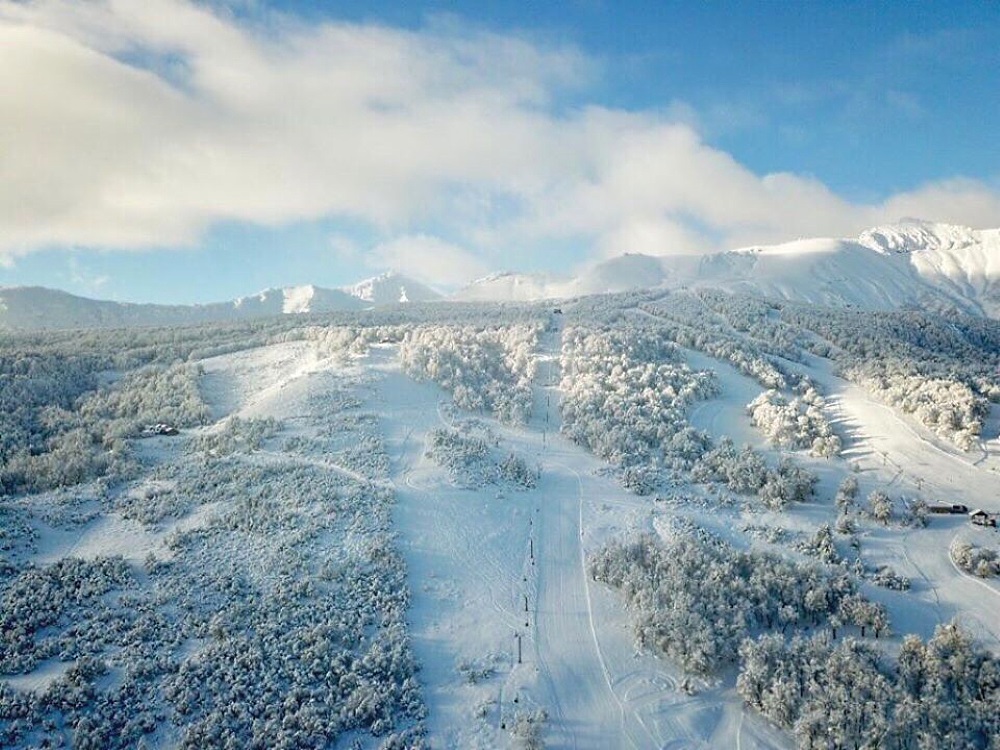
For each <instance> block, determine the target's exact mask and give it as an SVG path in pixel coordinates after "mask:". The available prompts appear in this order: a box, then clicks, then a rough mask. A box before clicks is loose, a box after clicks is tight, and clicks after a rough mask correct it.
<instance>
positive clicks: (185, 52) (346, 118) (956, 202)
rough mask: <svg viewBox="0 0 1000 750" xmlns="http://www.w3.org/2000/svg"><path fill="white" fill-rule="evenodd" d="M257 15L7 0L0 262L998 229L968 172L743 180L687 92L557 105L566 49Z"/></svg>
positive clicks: (122, 0) (413, 267)
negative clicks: (178, 250)
mask: <svg viewBox="0 0 1000 750" xmlns="http://www.w3.org/2000/svg"><path fill="white" fill-rule="evenodd" d="M268 18H269V19H270V23H269V25H268V26H267V27H266V28H263V27H260V26H255V25H253V24H251V23H248V22H241V21H237V20H234V19H233V18H231V17H229V16H225V15H220V14H218V13H217V12H215V11H213V10H212V9H211V8H209V7H208V6H205V5H199V4H195V3H192V2H188V1H187V0H145V2H142V3H136V2H133V1H131V0H95V1H94V2H88V3H79V2H76V1H75V0H37V1H35V2H13V1H12V0H0V49H3V65H0V226H2V227H3V232H2V234H0V258H4V257H6V258H10V257H13V256H15V255H17V254H22V253H25V252H30V251H32V250H34V249H37V248H42V247H47V246H70V245H73V246H83V247H102V248H120V249H143V248H149V247H163V246H171V245H178V244H190V243H196V242H197V241H198V240H199V239H200V237H201V236H202V235H203V233H204V231H205V230H206V229H207V228H208V227H210V226H211V225H213V224H214V223H216V222H220V221H240V222H253V223H258V224H262V225H271V226H274V225H280V224H283V223H286V222H294V221H302V220H313V219H320V218H328V217H334V218H336V217H344V218H349V219H351V220H352V222H358V221H360V222H362V223H365V224H367V225H368V226H370V227H372V228H373V229H374V230H375V231H376V232H377V233H379V234H380V235H381V236H384V237H386V238H388V240H387V242H386V243H384V244H382V245H380V246H378V248H376V249H375V251H374V257H375V258H389V259H394V261H393V262H394V264H395V265H397V267H399V268H400V270H406V271H408V272H411V271H416V272H422V269H424V268H429V267H430V266H431V264H435V265H436V266H437V267H438V268H439V270H441V271H442V272H444V273H446V274H448V275H449V278H452V279H456V280H458V279H459V278H460V277H461V280H465V278H464V277H465V276H466V275H467V274H470V273H479V271H480V270H490V268H491V267H492V266H494V265H502V266H505V267H508V266H510V265H512V264H514V263H516V261H517V258H518V255H517V254H518V253H520V254H521V256H522V257H526V256H527V255H528V254H533V253H538V252H541V249H542V248H544V247H546V246H547V243H551V242H553V241H560V242H565V241H567V240H569V241H579V243H580V246H581V253H582V254H583V253H586V252H592V253H596V254H614V253H616V252H623V251H642V252H656V253H669V252H703V251H707V250H711V249H716V248H719V247H727V246H731V245H739V244H750V243H756V242H768V241H779V240H783V239H787V238H790V237H795V236H800V235H808V234H813V235H815V234H852V233H855V232H857V231H859V230H860V229H863V228H865V227H866V226H869V225H871V224H873V223H878V222H881V221H886V220H894V219H896V218H898V217H899V216H903V215H909V216H925V217H928V218H934V219H938V220H945V221H958V222H963V223H968V224H971V225H974V226H985V225H997V224H1000V197H998V194H997V192H996V191H995V190H994V189H991V188H989V187H987V186H985V185H983V184H980V183H976V182H970V181H962V180H954V181H947V182H942V183H938V184H932V185H926V186H923V187H921V188H919V189H916V190H913V191H910V192H908V193H905V194H900V195H896V196H892V197H890V198H889V199H887V200H885V201H884V202H882V203H881V204H879V205H856V204H852V203H850V202H848V201H846V200H844V199H843V198H841V197H839V196H837V195H836V194H834V193H833V192H832V191H830V190H829V189H828V188H826V187H825V186H824V185H823V184H822V183H820V182H818V181H816V180H814V179H811V178H808V177H803V176H800V175H794V174H774V175H764V176H761V175H757V174H754V173H753V172H752V171H750V170H749V169H747V168H746V167H744V166H743V165H741V164H740V163H738V162H737V161H736V160H734V159H733V158H732V157H731V156H730V155H729V154H726V153H725V152H723V151H720V150H718V149H715V148H712V147H711V146H709V145H707V144H705V143H704V141H703V140H702V139H701V138H700V136H699V134H698V131H697V129H696V127H695V126H693V125H692V124H690V123H691V122H692V120H693V119H694V118H693V117H692V115H691V114H690V112H687V111H686V110H685V109H684V108H683V106H682V105H679V104H678V105H675V106H674V107H672V108H671V109H669V110H667V111H664V112H624V111H614V110H609V109H607V108H602V107H597V106H594V107H589V108H583V109H580V110H577V111H571V112H568V113H567V112H564V111H562V110H560V109H558V108H557V107H555V106H554V105H553V101H554V100H555V98H556V97H557V96H559V95H560V94H561V93H563V92H564V91H565V90H566V89H567V88H571V89H572V88H576V89H579V90H580V91H585V86H586V83H587V80H588V76H589V75H590V73H591V70H592V68H593V65H592V63H591V62H590V61H588V60H587V59H586V58H585V57H584V56H583V55H581V54H580V53H579V52H577V51H574V50H572V49H554V50H548V49H542V48H541V47H540V46H539V45H535V44H533V43H531V42H530V41H528V40H525V39H523V38H519V37H516V36H504V35H498V34H490V33H485V32H481V31H477V30H471V29H469V28H467V27H463V26H461V25H459V24H454V23H452V24H447V23H446V24H438V25H436V26H432V27H430V28H429V29H425V30H423V31H419V32H410V31H403V30H398V29H392V28H387V27H383V26H378V25H358V24H348V23H325V24H320V25H316V26H311V27H310V26H306V25H304V24H302V23H301V22H298V21H296V20H295V19H292V18H288V17H283V16H275V15H273V14H270V15H269V16H268ZM430 227H433V228H434V233H435V234H439V235H440V236H443V237H447V240H432V239H431V238H429V237H428V236H426V233H427V232H428V231H429V228H430ZM396 236H400V237H401V238H400V239H398V240H392V239H391V238H392V237H396ZM460 246H461V248H470V247H474V248H476V251H477V253H478V257H477V256H476V255H474V254H473V253H472V252H470V251H469V250H468V249H461V248H460ZM511 248H514V250H511ZM340 249H341V250H344V248H340ZM501 253H503V254H502V255H501ZM411 258H414V259H421V260H420V262H411V260H410V259H411ZM441 259H450V260H449V261H448V262H444V261H442V260H441ZM497 260H502V262H499V263H494V261H497ZM425 263H426V265H425ZM404 264H406V265H404ZM452 267H453V268H454V269H456V270H454V271H449V270H448V269H449V268H452Z"/></svg>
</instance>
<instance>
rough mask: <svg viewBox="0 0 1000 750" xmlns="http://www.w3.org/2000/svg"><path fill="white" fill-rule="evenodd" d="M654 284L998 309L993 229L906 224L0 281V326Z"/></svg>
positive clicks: (535, 295) (161, 319)
mask: <svg viewBox="0 0 1000 750" xmlns="http://www.w3.org/2000/svg"><path fill="white" fill-rule="evenodd" d="M656 287H658V288H664V289H681V288H718V289H723V290H727V291H731V292H737V293H744V294H752V295H755V296H764V297H770V298H777V299H787V300H794V301H802V302H813V303H817V304H823V305H830V306H845V305H851V306H856V307H859V308H863V309H880V310H887V309H900V308H920V309H931V310H941V311H944V310H953V311H960V312H964V313H968V314H972V315H981V316H988V317H1000V229H987V230H975V229H970V228H968V227H960V226H954V225H949V224H935V223H929V222H923V221H904V222H901V223H899V224H894V225H889V226H882V227H876V228H873V229H869V230H867V231H865V232H862V233H861V234H860V235H859V236H858V237H855V238H850V239H829V238H820V239H802V240H796V241H793V242H787V243H783V244H780V245H770V246H754V247H746V248H740V249H736V250H729V251H725V252H719V253H713V254H708V255H666V256H649V255H636V254H624V255H621V256H618V257H616V258H611V259H609V260H605V261H603V262H600V263H597V264H595V265H592V266H590V267H588V268H585V269H584V270H583V271H581V272H580V273H578V274H576V275H573V276H565V277H557V276H552V275H541V274H518V273H498V274H493V275H491V276H488V277H486V278H483V279H480V280H479V281H476V282H474V283H473V284H471V285H469V286H468V287H466V288H464V289H462V290H460V291H459V292H457V293H455V294H452V295H450V296H445V295H443V294H441V293H439V292H437V291H435V290H434V289H432V288H430V287H429V286H426V285H424V284H422V283H420V282H418V281H416V280H414V279H411V278H409V277H407V276H404V275H402V274H398V273H393V272H390V273H386V274H382V275H381V276H376V277H374V278H371V279H367V280H365V281H362V282H359V283H357V284H355V285H353V286H350V287H345V288H341V289H324V288H322V287H317V286H312V285H306V286H296V287H285V288H275V289H266V290H264V291H262V292H260V293H258V294H255V295H251V296H247V297H241V298H239V299H236V300H232V301H229V302H219V303H214V304H207V305H153V304H130V303H119V302H109V301H100V300H91V299H87V298H83V297H77V296H74V295H71V294H68V293H66V292H60V291H55V290H51V289H45V288H42V287H7V288H0V328H6V329H11V330H41V329H60V328H93V327H122V326H149V325H180V324H190V323H203V322H210V321H229V320H242V319H249V318H257V317H265V316H271V315H280V314H295V313H318V312H332V311H345V310H360V309H365V308H369V307H379V306H384V305H394V304H406V303H407V302H432V301H437V300H442V299H451V300H455V301H496V302H513V301H532V300H542V299H563V298H571V297H578V296H583V295H589V294H602V293H610V292H621V291H627V290H630V289H640V288H656Z"/></svg>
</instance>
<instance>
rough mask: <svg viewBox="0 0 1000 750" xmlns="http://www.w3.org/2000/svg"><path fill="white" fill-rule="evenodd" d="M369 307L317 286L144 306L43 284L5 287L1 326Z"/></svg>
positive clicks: (202, 319)
mask: <svg viewBox="0 0 1000 750" xmlns="http://www.w3.org/2000/svg"><path fill="white" fill-rule="evenodd" d="M370 306H371V305H368V304H366V303H365V302H363V301H362V300H360V299H358V298H357V297H354V296H352V295H350V294H348V293H346V292H343V291H341V290H338V289H323V288H321V287H316V286H296V287H286V288H283V289H265V290H264V291H262V292H260V293H259V294H254V295H251V296H248V297H240V298H239V299H236V300H233V301H232V302H218V303H214V304H208V305H139V304H132V303H127V302H109V301H104V300H93V299H87V298H86V297H77V296H75V295H73V294H68V293H66V292H61V291H57V290H55V289H46V288H44V287H5V288H0V329H9V330H55V329H70V328H123V327H129V326H172V325H191V324H196V323H213V322H225V321H235V320H248V319H251V318H262V317H268V316H272V315H282V314H296V313H309V312H313V313H319V312H336V311H343V310H360V309H363V308H365V307H370Z"/></svg>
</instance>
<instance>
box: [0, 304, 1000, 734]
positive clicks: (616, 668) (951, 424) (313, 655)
mask: <svg viewBox="0 0 1000 750" xmlns="http://www.w3.org/2000/svg"><path fill="white" fill-rule="evenodd" d="M560 304H561V307H560V308H559V309H558V310H556V309H554V308H552V307H551V306H546V305H541V304H524V305H515V304H511V305H504V306H498V305H489V304H468V305H463V304H455V303H437V304H412V305H406V306H399V307H393V308H386V309H382V310H378V311H361V312H349V313H337V314H326V315H302V316H285V317H283V318H280V319H273V320H263V321H260V322H243V323H238V324H225V325H211V326H200V327H190V328H178V329H136V330H117V331H116V330H109V331H101V332H86V333H72V334H71V333H52V334H31V335H21V336H17V335H5V336H4V337H3V338H2V339H0V625H2V628H0V745H2V746H5V747H6V746H15V747H44V746H49V747H53V746H69V747H81V748H82V747H101V748H106V747H108V748H110V747H136V746H147V747H164V748H166V747H192V748H193V747H216V746H218V747H225V746H231V747H268V748H271V747H289V748H291V747H350V748H352V749H353V748H373V747H387V748H404V747H405V748H409V747H421V746H449V747H472V746H482V747H527V746H530V747H541V746H545V744H546V743H549V742H551V744H553V745H555V746H579V747H583V746H594V747H611V746H624V747H660V746H665V745H666V746H670V743H671V742H676V743H677V746H678V747H679V746H681V745H685V746H688V745H689V746H737V745H739V746H741V747H745V748H750V747H754V748H771V747H776V748H784V747H789V746H793V745H795V746H799V747H803V748H812V747H817V748H818V747H838V748H839V747H844V748H861V747H872V748H874V747H899V748H910V747H918V748H937V747H956V748H958V747H961V748H987V749H988V748H994V750H995V749H996V748H998V747H1000V745H998V744H997V741H998V740H997V737H1000V725H998V721H1000V719H998V718H997V717H1000V710H998V709H1000V678H998V675H1000V668H998V661H997V653H996V648H997V644H998V643H1000V625H998V622H1000V621H998V619H997V617H996V612H997V611H998V607H1000V588H998V587H997V581H998V580H1000V563H998V560H1000V543H998V536H997V532H996V530H995V526H993V525H991V521H993V522H995V518H996V515H997V514H998V513H1000V505H998V503H997V501H996V500H995V498H996V497H998V496H1000V493H998V490H1000V480H997V479H996V477H997V475H998V473H1000V442H998V435H1000V418H998V417H997V415H996V413H995V412H996V410H995V409H994V408H993V404H994V402H995V401H997V400H998V399H1000V383H998V381H997V379H996V372H997V368H998V366H1000V324H997V323H994V322H993V321H990V320H988V319H982V318H975V319H972V318H968V317H964V316H960V315H951V314H949V315H936V314H931V313H923V312H912V311H907V312H896V313H884V312H883V313H868V312H862V311H860V310H854V309H839V310H826V309H817V308H815V307H810V306H806V305H802V304H799V303H791V302H786V301H771V300H762V299H756V298H751V297H747V296H740V295H731V294H726V293H722V292H715V291H707V290H697V291H688V290H682V291H676V292H669V293H668V292H642V293H627V294H622V295H600V296H595V297H590V298H583V299H579V300H574V301H567V302H566V303H560ZM975 509H981V513H980V514H979V515H978V516H976V523H973V522H972V517H970V516H969V511H971V510H975ZM709 709H711V710H709Z"/></svg>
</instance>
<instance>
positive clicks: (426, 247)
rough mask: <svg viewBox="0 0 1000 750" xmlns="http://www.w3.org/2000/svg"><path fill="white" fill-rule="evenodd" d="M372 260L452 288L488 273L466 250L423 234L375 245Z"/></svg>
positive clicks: (485, 267) (428, 281) (487, 269)
mask: <svg viewBox="0 0 1000 750" xmlns="http://www.w3.org/2000/svg"><path fill="white" fill-rule="evenodd" d="M371 260H372V263H373V264H374V265H376V266H380V267H386V268H391V269H393V270H395V271H399V272H400V273H403V274H406V275H407V276H411V277H413V278H414V279H416V280H417V281H422V282H425V283H427V284H432V285H433V284H444V285H447V286H452V287H457V286H461V285H463V284H467V283H469V282H470V281H473V280H475V279H477V278H480V277H482V276H485V275H486V274H487V273H488V272H489V270H490V269H489V267H488V266H487V265H486V264H485V263H484V262H483V261H482V260H480V259H479V258H477V257H476V256H475V255H473V254H472V253H470V252H469V251H467V250H463V249H462V248H460V247H458V246H457V245H453V244H451V243H448V242H445V241H444V240H442V239H440V238H438V237H431V236H429V235H426V234H416V235H404V236H402V237H396V238H395V239H393V240H390V241H389V242H385V243H383V244H381V245H378V246H377V247H375V248H374V249H373V250H372V259H371Z"/></svg>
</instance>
